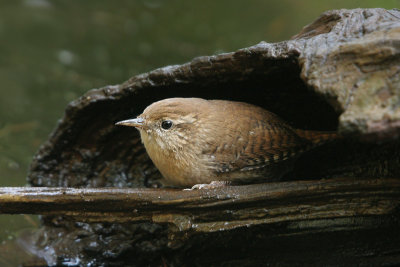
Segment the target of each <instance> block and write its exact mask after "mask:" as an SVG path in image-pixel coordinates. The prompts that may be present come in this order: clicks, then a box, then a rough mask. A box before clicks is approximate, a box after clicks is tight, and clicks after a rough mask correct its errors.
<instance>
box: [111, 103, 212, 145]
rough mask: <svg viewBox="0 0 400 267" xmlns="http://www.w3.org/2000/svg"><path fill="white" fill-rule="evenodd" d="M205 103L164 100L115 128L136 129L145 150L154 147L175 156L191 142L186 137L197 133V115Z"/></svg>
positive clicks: (121, 122) (118, 123)
mask: <svg viewBox="0 0 400 267" xmlns="http://www.w3.org/2000/svg"><path fill="white" fill-rule="evenodd" d="M207 103H208V101H207V100H203V99H199V98H169V99H164V100H161V101H158V102H155V103H153V104H151V105H150V106H148V107H147V108H146V109H145V110H144V111H143V113H142V114H140V115H139V116H137V117H136V118H135V119H129V120H124V121H120V122H117V123H116V125H123V126H131V127H135V128H137V129H138V130H139V131H140V134H141V138H142V142H143V143H144V144H145V146H146V148H147V149H148V147H149V146H154V145H156V146H158V148H159V149H162V150H164V151H171V152H177V151H179V150H182V149H183V147H184V146H186V145H188V144H189V143H190V142H192V140H190V139H191V138H190V137H191V136H193V133H194V132H195V131H198V127H199V123H200V122H199V118H200V117H201V115H200V114H202V113H204V111H205V108H206V107H207Z"/></svg>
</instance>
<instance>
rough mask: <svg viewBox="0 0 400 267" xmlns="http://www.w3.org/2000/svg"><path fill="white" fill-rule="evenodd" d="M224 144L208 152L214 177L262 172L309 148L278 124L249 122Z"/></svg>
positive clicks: (258, 121)
mask: <svg viewBox="0 0 400 267" xmlns="http://www.w3.org/2000/svg"><path fill="white" fill-rule="evenodd" d="M243 129H246V131H244V130H243ZM224 140H225V141H226V142H225V143H223V144H219V145H216V146H215V147H216V149H215V150H214V151H210V152H211V155H212V156H213V157H215V160H214V161H212V168H213V169H214V170H215V171H216V172H217V173H229V172H236V171H251V170H255V169H261V168H264V167H266V166H270V165H273V164H277V163H279V162H283V161H286V160H288V159H290V158H293V157H295V156H296V155H298V154H299V153H301V152H302V151H304V150H305V149H306V148H307V147H308V146H309V145H310V144H309V143H310V142H309V141H308V140H305V139H303V138H301V137H299V136H298V135H297V134H296V132H295V131H294V130H293V129H292V128H291V127H290V126H288V125H287V124H285V123H283V122H282V121H280V120H279V121H278V120H271V121H260V120H252V121H250V122H249V125H248V126H247V127H243V128H242V129H240V127H239V129H238V130H237V132H234V133H233V134H232V135H231V136H229V135H228V136H226V137H225V139H224Z"/></svg>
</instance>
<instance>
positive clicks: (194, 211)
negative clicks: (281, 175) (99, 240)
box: [0, 179, 400, 232]
mask: <svg viewBox="0 0 400 267" xmlns="http://www.w3.org/2000/svg"><path fill="white" fill-rule="evenodd" d="M399 203H400V180H398V179H361V180H360V179H330V180H324V181H299V182H284V183H270V184H261V185H248V186H227V187H222V188H216V189H212V190H194V191H186V190H185V191H183V190H176V189H175V190H172V189H171V190H165V189H119V188H92V189H76V188H65V187H62V188H57V187H56V188H54V187H53V188H51V187H43V188H37V187H36V188H24V187H16V188H13V187H11V188H0V212H1V213H30V214H44V215H64V216H72V217H75V219H77V218H79V219H80V220H84V221H100V222H106V221H111V222H124V221H153V222H157V223H176V222H179V225H176V226H178V228H179V229H180V230H181V231H184V230H189V229H191V228H192V229H193V230H195V231H200V232H201V231H204V230H205V229H206V231H218V230H222V229H224V230H227V229H232V228H236V227H242V226H245V225H249V224H251V225H257V224H265V223H267V224H268V223H276V222H289V221H301V220H306V219H307V220H309V219H313V220H315V219H317V220H325V219H328V218H345V217H352V219H354V218H356V217H357V216H367V215H390V214H392V213H394V212H395V210H396V208H400V205H399ZM187 214H190V215H189V216H188V215H187ZM227 214H229V216H227ZM210 218H212V220H210ZM194 225H195V226H194Z"/></svg>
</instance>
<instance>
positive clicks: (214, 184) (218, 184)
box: [183, 181, 231, 191]
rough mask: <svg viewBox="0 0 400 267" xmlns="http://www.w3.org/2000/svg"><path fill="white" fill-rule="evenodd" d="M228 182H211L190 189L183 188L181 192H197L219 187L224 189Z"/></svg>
mask: <svg viewBox="0 0 400 267" xmlns="http://www.w3.org/2000/svg"><path fill="white" fill-rule="evenodd" d="M230 184H231V182H230V181H211V183H209V184H195V185H194V186H192V188H185V189H183V190H185V191H189V190H197V189H215V188H219V187H224V186H228V185H230Z"/></svg>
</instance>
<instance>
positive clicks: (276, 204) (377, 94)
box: [2, 9, 400, 266]
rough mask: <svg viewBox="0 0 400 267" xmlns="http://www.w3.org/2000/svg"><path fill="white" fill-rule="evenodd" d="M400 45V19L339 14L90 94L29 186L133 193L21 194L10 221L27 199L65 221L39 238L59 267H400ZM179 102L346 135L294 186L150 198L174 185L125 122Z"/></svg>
mask: <svg viewBox="0 0 400 267" xmlns="http://www.w3.org/2000/svg"><path fill="white" fill-rule="evenodd" d="M399 40H400V12H399V11H398V10H384V9H355V10H334V11H328V12H326V13H324V14H322V15H321V17H320V18H318V19H317V20H316V21H315V22H313V23H311V24H310V25H308V26H306V27H305V28H304V29H303V30H302V31H301V32H300V33H299V34H298V35H296V36H294V37H293V38H292V39H291V40H288V41H284V42H280V43H274V44H270V43H265V42H261V43H260V44H257V45H255V46H252V47H249V48H244V49H241V50H238V51H236V52H232V53H225V54H221V55H215V56H208V57H200V58H196V59H194V60H192V61H191V62H189V63H187V64H183V65H178V66H167V67H165V68H161V69H157V70H154V71H151V72H149V73H145V74H142V75H138V76H135V77H132V78H131V79H129V80H128V81H126V82H125V83H123V84H121V85H117V86H107V87H104V88H101V89H96V90H92V91H89V92H88V93H87V94H85V95H83V96H82V97H80V98H79V99H77V100H75V101H73V102H72V103H70V104H69V106H68V107H67V109H66V112H65V115H64V117H63V118H62V119H61V120H60V122H59V124H58V126H57V128H56V129H55V130H54V132H53V133H52V135H51V136H50V138H49V140H48V141H47V142H46V143H45V144H44V145H43V146H42V147H41V149H40V150H39V152H38V153H37V155H36V156H35V158H34V160H33V162H32V166H31V171H30V173H29V181H30V183H31V184H32V185H33V186H42V187H44V186H45V187H87V188H94V187H121V188H132V189H104V188H103V189H62V190H61V189H58V188H55V189H54V190H57V191H52V190H50V189H48V188H46V189H44V190H49V191H47V192H57V193H56V194H55V195H52V196H50V195H48V197H50V198H53V197H54V198H53V201H61V202H59V203H56V202H46V201H44V202H32V200H33V199H35V197H39V196H40V194H37V195H35V193H33V194H29V193H26V191H25V193H23V191H19V192H20V195H19V196H20V198H15V199H14V200H15V202H8V203H7V205H6V204H4V205H2V211H3V212H5V211H7V209H8V208H10V210H8V212H17V208H18V209H19V208H25V209H26V208H27V207H28V206H25V204H24V203H25V202H18V201H19V200H18V199H20V200H21V199H22V200H23V199H26V198H28V197H29V198H30V200H29V201H28V202H29V203H30V204H32V205H33V203H35V204H34V205H33V206H31V209H30V212H34V211H35V212H36V211H37V212H41V213H42V214H48V215H50V214H51V216H45V217H43V227H42V228H41V229H40V230H39V231H38V232H37V234H36V235H35V236H33V237H32V239H31V240H30V243H29V242H28V241H26V242H27V243H29V244H31V245H30V246H31V251H33V252H35V253H36V254H38V255H42V256H43V257H44V258H46V260H47V262H48V263H57V262H62V261H63V260H65V259H76V258H78V259H79V260H80V262H82V263H87V264H88V263H90V264H92V265H107V264H109V265H112V264H115V265H118V264H120V265H125V266H137V265H139V266H140V265H158V266H159V265H172V266H181V265H189V264H192V263H193V262H195V263H196V264H198V265H207V266H209V265H224V266H230V265H236V266H237V265H238V264H240V265H248V266H250V265H266V264H281V265H282V264H287V265H289V264H293V263H307V264H314V265H315V264H341V265H352V264H355V263H358V264H367V265H377V264H379V265H382V264H389V265H390V264H393V265H394V264H399V263H400V253H399V244H400V232H399V227H398V226H399V225H398V222H399V220H398V218H399V209H398V199H399V196H398V189H399V186H398V185H399V184H398V181H399V180H398V179H399V177H400V168H399V165H400V149H399V148H400V142H399V140H398V137H399V135H400V109H399V104H398V103H400V99H399V97H400V92H399V88H400V78H399V77H400V75H399V74H400V64H399V60H400V42H399ZM174 96H190V97H203V98H208V99H230V100H238V101H244V102H249V103H253V104H256V105H259V106H262V107H264V108H266V109H267V110H270V111H272V112H274V113H277V114H278V115H280V116H281V117H282V118H284V119H285V120H286V121H288V122H290V123H291V124H292V125H293V126H294V127H296V128H301V129H313V130H327V131H334V130H337V131H339V133H341V134H342V136H343V138H342V139H341V140H338V141H337V142H335V143H331V144H327V145H325V146H323V147H321V148H318V149H315V150H313V151H311V152H309V153H307V154H305V155H304V156H302V157H301V158H300V159H299V160H298V161H297V162H296V166H295V168H294V170H293V172H291V173H289V174H288V175H287V176H286V177H285V178H284V180H285V181H286V182H281V183H273V184H265V185H252V186H241V187H226V188H221V189H215V190H201V191H193V192H186V191H176V190H175V191H174V190H169V189H157V190H154V189H144V188H145V187H149V186H152V185H154V184H156V183H157V178H159V177H160V174H159V172H158V171H157V170H156V168H155V167H154V165H153V164H152V163H151V161H150V160H149V158H148V156H147V154H146V152H145V150H144V147H143V146H142V144H141V142H140V138H139V134H138V132H137V131H136V130H135V129H130V128H121V127H115V126H114V123H115V122H117V121H119V120H123V119H128V118H131V117H135V116H136V115H137V114H140V113H141V112H142V111H143V109H144V108H145V107H146V106H147V105H149V104H151V103H152V102H154V101H156V100H160V99H163V98H167V97H174ZM335 177H345V178H342V179H334V178H335ZM332 178H333V179H332ZM323 179H325V180H323ZM301 180H308V181H301ZM287 181H291V182H287ZM133 188H135V189H133ZM140 188H141V189H140ZM26 190H38V189H26ZM96 190H98V191H96ZM102 190H103V191H102ZM32 192H36V191H32ZM38 192H40V190H39V191H38ZM61 192H65V193H66V194H65V195H63V194H61ZM79 192H81V194H79ZM95 192H97V193H95ZM101 192H103V193H101ZM105 192H107V194H105ZM111 192H113V193H111ZM123 192H124V193H123ZM139 192H140V193H139ZM15 193H17V192H15ZM108 193H111V195H110V194H108ZM125 193H126V194H125ZM103 194H104V195H103ZM139 194H140V195H139ZM3 196H9V197H10V196H11V195H7V194H4V195H3ZM67 196H68V199H69V200H68V201H66V202H63V201H62V199H63V198H65V197H67ZM117 196H118V197H117ZM101 199H103V200H104V201H102V200H101ZM36 200H38V199H36ZM71 200H72V201H71ZM84 200H88V201H84ZM130 201H133V202H130ZM135 201H136V202H135ZM35 205H36V206H35ZM69 205H70V206H69ZM76 205H78V209H75V210H72V207H75V208H76V207H77V206H76ZM79 207H80V208H81V210H79ZM20 211H22V210H20ZM46 212H49V213H46ZM63 212H64V213H63ZM56 214H57V215H62V216H56ZM89 215H91V216H89ZM72 217H74V218H73V219H72ZM78 217H79V218H78ZM76 220H80V221H81V222H77V221H76ZM138 220H139V221H140V222H139V221H138ZM83 221H85V222H83ZM89 221H90V223H88V222H89ZM94 221H103V222H107V223H101V224H100V223H94ZM43 238H46V239H45V241H43ZM49 251H51V254H50V253H49Z"/></svg>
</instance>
